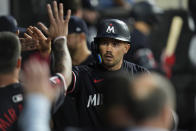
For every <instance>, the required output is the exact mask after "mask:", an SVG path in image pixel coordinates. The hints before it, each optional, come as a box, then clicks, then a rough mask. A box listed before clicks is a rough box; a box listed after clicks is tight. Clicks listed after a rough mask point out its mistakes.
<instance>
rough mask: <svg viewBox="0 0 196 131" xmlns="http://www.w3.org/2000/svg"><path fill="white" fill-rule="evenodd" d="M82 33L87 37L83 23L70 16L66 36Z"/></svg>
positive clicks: (86, 30)
mask: <svg viewBox="0 0 196 131" xmlns="http://www.w3.org/2000/svg"><path fill="white" fill-rule="evenodd" d="M83 32H84V33H85V34H86V35H88V28H87V25H86V23H85V21H84V20H82V19H81V18H79V17H77V16H71V18H70V20H69V30H68V34H72V33H83Z"/></svg>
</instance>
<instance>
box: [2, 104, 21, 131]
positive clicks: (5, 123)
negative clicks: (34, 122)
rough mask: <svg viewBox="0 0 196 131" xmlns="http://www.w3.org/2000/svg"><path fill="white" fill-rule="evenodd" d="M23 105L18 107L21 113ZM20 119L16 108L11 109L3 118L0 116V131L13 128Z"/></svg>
mask: <svg viewBox="0 0 196 131" xmlns="http://www.w3.org/2000/svg"><path fill="white" fill-rule="evenodd" d="M22 108H23V107H22V104H19V105H18V110H19V111H20V112H21V110H22ZM17 119H18V117H17V115H16V110H15V109H14V108H9V109H8V111H7V112H4V113H3V115H2V116H0V131H6V130H7V129H9V127H11V126H12V124H13V123H15V122H16V120H17Z"/></svg>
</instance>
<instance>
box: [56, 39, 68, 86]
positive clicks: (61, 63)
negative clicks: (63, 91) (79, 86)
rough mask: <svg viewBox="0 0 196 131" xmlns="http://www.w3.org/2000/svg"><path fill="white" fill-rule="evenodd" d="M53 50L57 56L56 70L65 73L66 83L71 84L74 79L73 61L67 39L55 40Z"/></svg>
mask: <svg viewBox="0 0 196 131" xmlns="http://www.w3.org/2000/svg"><path fill="white" fill-rule="evenodd" d="M53 52H54V57H55V61H54V63H55V66H54V72H55V73H61V74H63V75H64V77H65V81H66V84H67V86H69V85H70V83H71V80H72V61H71V56H70V53H69V50H68V47H67V39H63V38H60V39H57V40H55V43H54V48H53Z"/></svg>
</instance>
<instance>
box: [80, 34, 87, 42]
mask: <svg viewBox="0 0 196 131" xmlns="http://www.w3.org/2000/svg"><path fill="white" fill-rule="evenodd" d="M80 39H81V40H82V41H84V40H86V34H85V33H80Z"/></svg>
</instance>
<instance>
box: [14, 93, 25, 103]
mask: <svg viewBox="0 0 196 131" xmlns="http://www.w3.org/2000/svg"><path fill="white" fill-rule="evenodd" d="M12 101H13V102H14V103H18V102H21V101H23V96H22V94H17V95H14V96H13V97H12Z"/></svg>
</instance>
